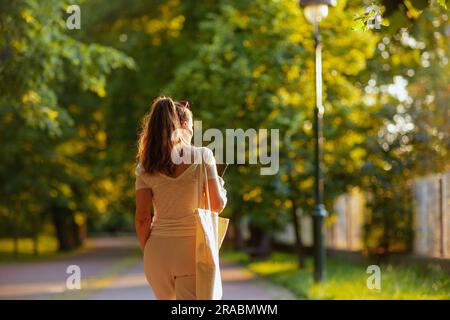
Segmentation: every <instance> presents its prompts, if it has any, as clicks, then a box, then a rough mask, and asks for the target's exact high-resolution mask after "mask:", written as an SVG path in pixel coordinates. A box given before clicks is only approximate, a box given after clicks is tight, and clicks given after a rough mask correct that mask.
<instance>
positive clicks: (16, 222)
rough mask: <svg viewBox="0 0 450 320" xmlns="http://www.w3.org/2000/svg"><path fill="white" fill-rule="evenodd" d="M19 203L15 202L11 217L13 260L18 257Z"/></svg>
mask: <svg viewBox="0 0 450 320" xmlns="http://www.w3.org/2000/svg"><path fill="white" fill-rule="evenodd" d="M20 210H21V208H20V202H19V201H16V212H14V216H13V230H14V231H13V243H14V248H13V255H14V258H15V259H17V258H18V257H19V223H20V217H19V215H20Z"/></svg>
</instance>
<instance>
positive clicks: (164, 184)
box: [136, 147, 217, 236]
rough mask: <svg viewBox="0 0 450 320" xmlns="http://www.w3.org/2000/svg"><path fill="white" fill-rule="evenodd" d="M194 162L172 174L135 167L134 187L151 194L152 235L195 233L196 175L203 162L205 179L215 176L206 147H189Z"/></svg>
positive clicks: (197, 204) (211, 158) (197, 197)
mask: <svg viewBox="0 0 450 320" xmlns="http://www.w3.org/2000/svg"><path fill="white" fill-rule="evenodd" d="M191 148H192V149H191V151H192V154H193V155H195V159H196V161H192V163H191V164H190V165H188V167H187V168H186V169H184V171H183V172H181V173H180V174H179V175H177V176H176V177H169V176H167V175H165V174H163V173H154V174H149V173H147V172H144V170H143V168H142V166H141V165H138V167H137V168H136V190H138V189H141V188H150V189H151V190H152V194H153V208H154V217H153V220H152V235H160V236H193V235H195V230H196V229H195V228H196V226H195V217H194V209H195V208H198V207H199V202H198V200H199V181H198V179H199V177H200V170H201V168H202V166H201V162H200V161H198V160H201V161H204V162H205V166H206V168H207V175H208V179H215V178H217V169H216V166H215V160H214V156H213V153H212V151H211V150H210V149H208V148H197V147H191Z"/></svg>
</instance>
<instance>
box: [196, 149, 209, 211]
mask: <svg viewBox="0 0 450 320" xmlns="http://www.w3.org/2000/svg"><path fill="white" fill-rule="evenodd" d="M200 151H202V149H200ZM200 159H201V164H200V179H199V183H198V185H199V188H198V196H199V199H198V205H199V207H202V204H203V201H202V200H203V176H205V194H206V200H207V204H208V210H211V203H210V199H209V188H208V173H207V171H206V166H205V159H204V157H203V152H202V153H201V158H200Z"/></svg>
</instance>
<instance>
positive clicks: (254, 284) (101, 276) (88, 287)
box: [0, 237, 295, 300]
mask: <svg viewBox="0 0 450 320" xmlns="http://www.w3.org/2000/svg"><path fill="white" fill-rule="evenodd" d="M69 265H78V266H79V267H80V270H81V278H82V282H81V287H82V289H81V290H67V289H66V279H67V277H69V274H67V273H66V270H67V267H68V266H69ZM222 280H223V291H224V297H223V299H224V300H227V299H237V300H246V299H256V300H270V299H283V300H286V299H295V298H294V296H293V295H292V294H291V293H290V292H289V291H287V290H285V289H283V288H281V287H278V286H275V285H273V284H271V283H269V282H268V281H267V280H265V279H262V278H260V277H258V276H256V275H254V274H253V273H251V272H249V271H248V270H246V269H244V268H242V267H240V266H238V265H235V264H232V263H229V262H224V261H222ZM0 299H90V300H99V299H100V300H103V299H111V300H129V299H137V300H147V299H155V296H154V295H153V293H152V291H151V289H150V288H149V286H148V284H147V281H146V279H145V276H144V273H143V265H142V261H141V256H140V253H139V250H138V249H137V248H136V240H135V239H134V238H123V237H122V238H101V239H95V240H91V241H90V245H89V247H88V249H86V250H85V251H84V252H80V253H76V254H73V255H70V256H66V257H62V258H58V259H55V260H52V261H45V262H32V263H7V264H0Z"/></svg>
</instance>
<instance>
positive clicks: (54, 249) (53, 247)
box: [0, 235, 70, 263]
mask: <svg viewBox="0 0 450 320" xmlns="http://www.w3.org/2000/svg"><path fill="white" fill-rule="evenodd" d="M18 244H19V245H18V248H19V250H18V254H17V256H15V255H14V241H13V239H11V238H0V263H6V262H33V261H43V260H48V259H53V258H57V257H60V256H64V255H67V254H69V253H70V252H67V253H61V252H58V241H57V239H56V238H55V237H53V236H50V235H41V236H39V237H38V255H35V254H34V252H33V240H32V239H31V238H20V239H19V240H18Z"/></svg>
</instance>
